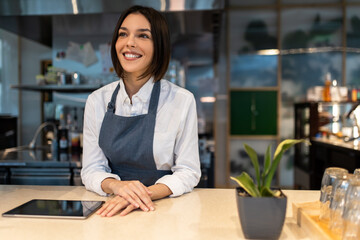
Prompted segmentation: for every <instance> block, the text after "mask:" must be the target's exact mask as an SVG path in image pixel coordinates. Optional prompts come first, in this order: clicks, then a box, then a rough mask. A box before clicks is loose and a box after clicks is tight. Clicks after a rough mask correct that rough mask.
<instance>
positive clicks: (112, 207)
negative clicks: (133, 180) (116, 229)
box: [96, 196, 136, 217]
mask: <svg viewBox="0 0 360 240" xmlns="http://www.w3.org/2000/svg"><path fill="white" fill-rule="evenodd" d="M134 209H136V207H134V205H132V204H130V203H129V202H128V201H126V200H125V199H124V198H122V197H120V196H115V197H113V198H112V199H110V200H108V201H107V202H106V203H104V204H103V205H102V206H101V208H100V209H99V210H97V212H96V213H97V214H98V215H101V216H102V217H112V216H114V214H116V213H118V212H120V211H121V210H122V211H121V212H120V216H125V215H127V214H128V213H130V212H131V211H133V210H134Z"/></svg>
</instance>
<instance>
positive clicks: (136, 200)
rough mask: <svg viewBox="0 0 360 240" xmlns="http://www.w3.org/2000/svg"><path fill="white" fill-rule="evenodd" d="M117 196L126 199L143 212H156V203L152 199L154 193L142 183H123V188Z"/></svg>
mask: <svg viewBox="0 0 360 240" xmlns="http://www.w3.org/2000/svg"><path fill="white" fill-rule="evenodd" d="M115 193H116V192H115ZM116 194H118V195H120V196H122V197H123V198H125V199H126V200H127V201H129V202H130V203H131V204H132V205H134V207H136V208H138V207H140V208H141V209H142V210H143V211H149V210H154V203H153V202H152V200H151V197H150V195H151V194H152V193H151V191H150V190H148V188H147V187H145V186H144V185H143V184H142V183H141V182H140V181H128V182H125V181H124V182H122V187H121V188H120V189H119V190H118V192H117V193H116Z"/></svg>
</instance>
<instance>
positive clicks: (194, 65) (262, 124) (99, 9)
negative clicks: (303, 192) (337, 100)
mask: <svg viewBox="0 0 360 240" xmlns="http://www.w3.org/2000/svg"><path fill="white" fill-rule="evenodd" d="M133 4H142V5H146V6H151V7H154V8H155V9H158V10H161V11H163V12H164V14H165V16H166V18H167V20H168V22H169V26H170V31H171V42H172V58H171V62H170V66H169V69H168V72H167V74H166V77H165V78H166V79H168V80H169V81H171V82H173V83H175V84H178V85H180V86H182V87H185V88H187V89H188V90H190V91H191V92H192V93H193V94H194V96H195V98H196V102H197V111H198V126H199V146H200V156H201V163H202V171H203V178H202V183H201V184H202V185H201V186H203V187H232V186H233V184H232V183H231V182H230V179H229V176H236V175H238V174H240V173H241V172H242V171H243V170H246V171H250V172H251V171H252V170H251V163H250V159H249V158H248V157H247V155H246V153H245V151H244V148H243V144H244V143H247V144H249V145H251V146H252V147H253V148H254V149H255V150H256V151H258V153H259V158H260V160H262V159H263V155H264V152H265V150H266V147H267V145H268V144H272V146H273V150H272V151H273V152H274V151H275V149H274V148H275V147H274V146H275V145H276V144H277V143H279V142H280V141H281V140H283V139H286V138H295V137H296V136H295V135H296V131H295V130H296V124H295V105H296V103H301V102H306V101H307V100H309V98H311V100H314V99H315V101H319V102H321V101H322V100H323V99H321V97H320V98H319V96H321V94H320V95H319V92H317V91H318V89H319V87H320V89H322V87H323V86H324V85H325V79H326V77H329V76H331V77H330V78H331V80H336V82H337V84H338V85H337V86H338V87H339V88H343V87H347V88H346V89H347V90H348V92H351V90H353V89H357V88H360V51H359V49H360V0H252V1H245V0H244V1H241V0H229V1H225V0H211V1H208V0H203V1H201V0H183V1H175V0H159V1H147V0H141V1H135V0H132V1H131V0H128V1H116V0H103V1H100V0H91V1H90V0H72V1H71V0H67V1H57V0H37V1H25V0H24V1H21V0H19V1H12V0H3V1H1V2H0V56H1V57H0V114H1V116H2V117H1V121H2V122H3V123H2V124H1V125H2V127H3V126H5V125H6V126H9V128H6V129H2V130H1V136H0V141H1V145H0V146H1V147H2V148H6V147H14V146H22V145H26V144H28V143H29V142H30V141H31V140H32V138H33V137H34V133H35V132H36V130H37V128H38V127H39V125H40V124H41V123H43V122H48V121H50V122H55V123H56V124H59V123H60V120H61V118H65V120H66V122H68V123H69V127H70V128H71V127H72V125H74V124H75V123H76V124H77V130H78V131H79V132H80V133H81V128H82V114H83V110H84V106H85V101H86V97H87V96H88V94H89V93H90V92H91V91H93V90H95V89H97V88H99V87H101V86H103V85H105V84H107V83H109V82H112V81H115V80H116V79H117V78H116V76H115V74H114V72H113V69H112V66H111V60H110V57H109V41H110V40H111V35H112V31H113V28H114V26H115V24H116V22H117V19H118V17H119V15H120V13H121V11H122V10H124V9H126V8H127V7H129V6H131V5H133ZM343 101H344V102H349V101H351V99H350V98H349V99H347V100H346V99H345V100H343ZM325 107H326V106H325ZM349 107H350V108H351V107H352V105H346V106H344V109H343V108H341V111H342V112H341V114H344V113H346V112H347V111H348V110H349V109H348V108H349ZM306 114H309V112H306V111H305V115H306ZM9 116H10V117H9ZM64 116H65V117H64ZM341 117H342V116H341ZM341 117H340V119H342V118H341ZM9 119H10V120H11V119H12V122H11V121H10V122H9ZM348 122H349V121H348ZM5 123H6V124H5ZM350 125H351V121H350ZM308 128H309V127H308V126H305V127H304V129H305V130H304V129H303V130H304V131H305V132H306V131H307V132H309V131H310V130H309V129H308ZM46 131H51V128H46V129H45V131H41V134H40V135H41V136H42V137H40V138H42V141H41V140H39V139H38V142H42V143H44V142H45V144H46V143H47V142H46ZM335 133H336V132H335ZM304 136H307V135H306V134H305V135H304ZM44 139H45V140H44ZM38 144H41V143H38ZM301 150H302V151H303V152H302V153H301V154H302V155H305V160H304V162H303V164H302V165H303V166H302V167H301V166H300V167H297V165H296V164H295V163H294V162H295V161H294V158H295V153H294V150H293V149H292V150H290V151H289V152H288V153H286V154H285V155H284V158H283V159H282V162H281V164H280V167H279V169H278V173H277V178H276V184H277V185H278V186H281V187H282V188H299V189H309V188H311V187H310V185H309V180H307V178H310V176H309V175H307V174H306V173H307V170H308V168H309V166H308V165H309V162H308V161H309V160H306V155H307V154H308V153H309V149H308V148H306V147H302V149H301ZM307 158H308V157H307ZM0 161H2V160H0ZM77 161H80V160H79V159H78V160H77ZM300 165H301V164H300ZM0 173H1V174H0V176H1V183H9V181H10V183H11V174H12V173H11V169H10V170H9V169H5V167H0ZM321 174H322V173H321ZM321 174H320V175H321ZM9 179H10V180H9ZM21 183H22V184H26V181H25V182H21ZM44 183H45V184H46V182H43V184H44ZM74 183H75V181H73V182H72V184H74ZM78 184H79V182H78Z"/></svg>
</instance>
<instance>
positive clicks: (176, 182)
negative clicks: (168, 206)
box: [155, 175, 185, 197]
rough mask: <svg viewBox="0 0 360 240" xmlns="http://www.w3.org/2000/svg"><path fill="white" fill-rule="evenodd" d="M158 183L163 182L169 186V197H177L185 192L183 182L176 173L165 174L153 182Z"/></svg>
mask: <svg viewBox="0 0 360 240" xmlns="http://www.w3.org/2000/svg"><path fill="white" fill-rule="evenodd" d="M158 183H162V184H165V185H166V186H167V187H168V188H170V190H171V191H172V194H171V195H170V196H169V197H178V196H180V195H182V194H184V193H185V189H184V186H183V183H182V182H181V180H180V179H179V178H178V177H177V176H176V175H165V176H163V177H161V178H160V179H158V180H157V181H156V182H155V184H158Z"/></svg>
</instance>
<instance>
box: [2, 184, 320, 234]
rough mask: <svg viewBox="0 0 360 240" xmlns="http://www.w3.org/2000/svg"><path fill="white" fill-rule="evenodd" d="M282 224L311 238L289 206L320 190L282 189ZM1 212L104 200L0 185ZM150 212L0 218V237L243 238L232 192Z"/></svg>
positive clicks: (66, 189) (63, 190) (80, 190)
mask: <svg viewBox="0 0 360 240" xmlns="http://www.w3.org/2000/svg"><path fill="white" fill-rule="evenodd" d="M284 193H285V194H286V195H287V196H288V205H287V213H286V221H285V225H284V228H283V232H282V234H281V237H280V239H311V236H308V235H306V233H305V232H304V231H303V230H302V229H301V228H300V227H298V225H297V224H296V221H295V220H294V219H293V218H292V203H293V202H307V201H316V200H318V199H319V196H320V194H319V191H295V190H285V191H284ZM0 196H1V198H0V212H1V213H3V212H5V211H7V210H10V209H11V208H13V207H16V206H18V205H20V204H22V203H24V202H26V201H28V200H30V199H34V198H42V199H67V200H71V199H73V200H106V198H105V197H100V196H98V195H97V194H95V193H92V192H89V191H86V189H85V188H84V187H81V186H19V185H0ZM155 205H156V210H155V211H153V212H142V211H135V212H132V213H130V214H129V215H128V216H125V217H120V216H114V217H111V218H103V217H100V216H98V215H96V214H94V215H92V216H90V217H89V218H88V219H86V220H64V219H40V218H39V219H38V218H9V217H0V237H1V239H12V240H13V239H15V240H16V239H19V240H20V239H21V240H23V239H27V240H31V239H34V240H35V239H36V240H42V239H46V240H48V239H51V240H56V239H76V240H81V239H86V240H91V239H96V240H98V239H156V240H159V239H160V240H161V239H166V240H168V239H181V240H186V239H189V240H190V239H200V240H201V239H243V238H244V237H243V234H242V231H241V226H240V222H239V218H238V214H237V208H236V202H235V190H234V189H195V190H194V191H193V192H192V193H188V194H185V195H183V196H180V197H177V198H165V199H162V200H158V201H156V202H155Z"/></svg>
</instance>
